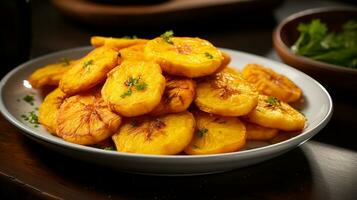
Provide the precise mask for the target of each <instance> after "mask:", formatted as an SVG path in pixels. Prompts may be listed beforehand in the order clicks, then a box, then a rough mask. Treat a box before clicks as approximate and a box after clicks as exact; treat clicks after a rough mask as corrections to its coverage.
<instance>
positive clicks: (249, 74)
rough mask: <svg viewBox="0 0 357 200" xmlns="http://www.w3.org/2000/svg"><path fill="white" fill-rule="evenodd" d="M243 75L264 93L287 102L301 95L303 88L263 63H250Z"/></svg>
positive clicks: (295, 99)
mask: <svg viewBox="0 0 357 200" xmlns="http://www.w3.org/2000/svg"><path fill="white" fill-rule="evenodd" d="M242 75H243V77H244V78H245V79H246V80H247V81H248V82H249V83H251V84H252V85H254V86H255V88H257V90H259V92H261V93H262V94H265V95H268V96H274V97H277V98H278V99H280V100H282V101H285V102H294V101H297V100H298V99H300V97H301V93H302V92H301V89H300V88H299V87H298V86H296V85H295V83H294V82H292V81H291V80H290V79H289V78H287V77H286V76H284V75H281V74H278V73H276V72H274V71H273V70H272V69H270V68H266V67H264V66H262V65H258V64H248V65H246V66H245V67H244V69H243V71H242Z"/></svg>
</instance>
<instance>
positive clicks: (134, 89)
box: [102, 60, 165, 117]
mask: <svg viewBox="0 0 357 200" xmlns="http://www.w3.org/2000/svg"><path fill="white" fill-rule="evenodd" d="M164 89H165V78H164V76H163V75H162V74H161V68H160V66H159V65H158V64H156V63H154V62H145V61H135V60H127V61H123V62H122V64H121V65H120V66H119V67H117V68H115V69H114V70H113V71H111V72H110V73H109V74H108V78H107V80H106V82H105V84H104V86H103V88H102V95H103V99H104V100H105V101H106V102H107V103H108V105H109V106H110V108H111V109H112V110H113V111H115V112H116V113H119V114H120V115H123V116H126V117H134V116H138V115H143V114H146V113H149V112H151V111H152V110H153V109H154V108H155V107H156V106H157V105H158V104H159V103H160V99H161V96H162V94H163V93H164Z"/></svg>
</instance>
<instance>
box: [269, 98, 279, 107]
mask: <svg viewBox="0 0 357 200" xmlns="http://www.w3.org/2000/svg"><path fill="white" fill-rule="evenodd" d="M265 102H266V103H268V104H269V106H275V105H278V104H280V102H279V100H278V99H277V98H276V97H272V96H269V97H268V99H266V100H265Z"/></svg>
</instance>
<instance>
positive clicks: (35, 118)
mask: <svg viewBox="0 0 357 200" xmlns="http://www.w3.org/2000/svg"><path fill="white" fill-rule="evenodd" d="M21 117H22V118H23V119H24V120H25V121H27V122H29V123H30V124H33V125H34V127H35V128H37V127H38V125H39V124H40V123H39V122H38V116H37V115H36V114H35V111H31V112H29V113H28V114H27V115H21Z"/></svg>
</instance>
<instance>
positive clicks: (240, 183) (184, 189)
mask: <svg viewBox="0 0 357 200" xmlns="http://www.w3.org/2000/svg"><path fill="white" fill-rule="evenodd" d="M24 145H25V146H27V147H26V148H27V149H28V151H30V153H31V154H36V155H33V156H34V157H38V159H39V162H40V163H41V165H42V164H43V166H41V167H43V168H45V170H46V171H47V170H48V171H49V174H51V176H52V175H53V176H54V177H53V179H55V180H57V182H61V184H62V185H66V187H73V188H77V189H75V191H76V192H78V195H79V194H82V195H83V194H85V193H86V191H87V192H88V191H95V192H96V193H97V192H99V193H100V194H102V195H105V198H115V197H121V198H123V197H128V198H139V199H223V198H224V199H238V198H239V199H288V198H289V199H310V198H311V196H312V195H313V191H312V190H313V189H312V188H313V187H314V186H312V185H311V183H312V182H313V181H312V180H311V179H312V175H311V167H310V165H309V161H308V160H307V158H306V156H305V154H304V151H302V149H301V148H297V149H295V150H293V151H291V152H289V153H287V154H285V155H282V156H280V157H278V158H275V159H272V160H270V161H267V162H264V163H261V164H258V165H254V166H251V167H246V168H242V169H237V170H234V171H231V172H226V173H221V174H213V175H202V176H189V177H164V176H147V175H135V174H128V173H122V172H119V171H116V170H113V169H109V168H107V167H102V166H98V165H95V164H92V163H87V162H82V161H79V160H74V159H71V158H68V157H65V156H62V155H60V154H58V153H56V152H53V151H52V150H47V149H46V151H44V148H43V147H42V146H40V145H38V144H37V143H34V142H32V141H31V142H27V140H26V143H25V144H24ZM52 187H56V186H55V185H52ZM59 195H64V197H66V196H67V195H68V194H66V193H63V194H61V193H60V194H59ZM72 195H75V194H73V193H72ZM93 198H94V197H93Z"/></svg>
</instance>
